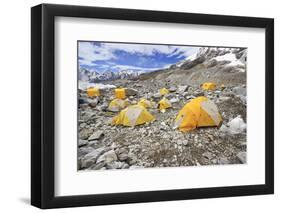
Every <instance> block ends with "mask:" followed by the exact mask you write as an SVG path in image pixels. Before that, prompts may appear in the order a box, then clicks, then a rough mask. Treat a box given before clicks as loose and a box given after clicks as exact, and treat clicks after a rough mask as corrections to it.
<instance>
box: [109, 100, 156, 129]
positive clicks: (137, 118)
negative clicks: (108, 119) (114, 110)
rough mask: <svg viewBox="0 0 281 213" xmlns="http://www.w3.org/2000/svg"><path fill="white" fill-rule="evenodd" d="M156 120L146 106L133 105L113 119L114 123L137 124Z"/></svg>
mask: <svg viewBox="0 0 281 213" xmlns="http://www.w3.org/2000/svg"><path fill="white" fill-rule="evenodd" d="M153 120H155V118H154V116H153V115H151V114H150V113H149V112H148V111H147V110H146V108H145V107H143V106H140V105H131V106H128V107H127V108H126V109H123V110H122V111H121V112H120V113H119V114H118V115H117V116H115V117H114V118H113V119H112V125H123V126H136V125H141V124H144V123H149V122H151V121H153Z"/></svg>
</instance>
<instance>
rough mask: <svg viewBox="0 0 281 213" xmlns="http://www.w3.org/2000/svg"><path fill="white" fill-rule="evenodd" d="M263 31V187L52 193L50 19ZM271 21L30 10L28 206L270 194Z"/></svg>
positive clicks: (111, 11) (74, 8) (68, 8)
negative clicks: (83, 19) (101, 20)
mask: <svg viewBox="0 0 281 213" xmlns="http://www.w3.org/2000/svg"><path fill="white" fill-rule="evenodd" d="M58 16H63V17H80V18H100V19H112V20H132V21H146V22H162V23H182V24H200V25H217V26H237V27H250V28H263V29H265V32H266V41H265V43H266V48H265V51H266V52H265V61H266V64H265V73H266V75H265V76H266V77H265V85H266V88H265V89H266V97H265V98H266V101H265V103H266V106H265V107H266V109H265V114H266V118H265V121H266V125H265V126H266V128H265V131H266V135H265V184H261V185H246V186H229V187H228V186H225V187H214V188H198V189H177V190H163V191H144V192H130V193H112V194H92V195H78V196H77V195H73V196H60V197H56V196H55V195H54V189H55V181H54V178H55V171H54V166H55V165H54V163H55V161H54V157H55V156H54V149H55V146H54V145H55V140H54V139H55V137H54V132H55V107H54V106H55V99H54V97H55V85H54V82H55V81H54V78H55V75H54V72H55V71H54V60H55V52H54V50H55V47H54V21H55V17H58ZM273 149H274V20H273V19H270V18H254V17H241V16H222V15H208V14H194V13H178V12H164V11H148V10H131V9H113V8H102V7H86V6H67V5H53V4H41V5H38V6H35V7H32V8H31V204H32V205H34V206H37V207H39V208H42V209H46V208H60V207H76V206H90V205H106V204H122V203H138V202H154V201H169V200H183V199H198V198H217V197H228V196H246V195H260V194H272V193H274V151H273Z"/></svg>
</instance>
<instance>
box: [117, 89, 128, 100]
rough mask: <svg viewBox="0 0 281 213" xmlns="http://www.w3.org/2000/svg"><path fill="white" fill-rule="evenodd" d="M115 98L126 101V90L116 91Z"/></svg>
mask: <svg viewBox="0 0 281 213" xmlns="http://www.w3.org/2000/svg"><path fill="white" fill-rule="evenodd" d="M115 98H118V99H125V98H126V92H125V89H124V88H119V89H115Z"/></svg>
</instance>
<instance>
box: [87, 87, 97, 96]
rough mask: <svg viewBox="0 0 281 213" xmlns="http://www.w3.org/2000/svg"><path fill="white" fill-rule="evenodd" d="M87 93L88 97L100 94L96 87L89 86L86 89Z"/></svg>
mask: <svg viewBox="0 0 281 213" xmlns="http://www.w3.org/2000/svg"><path fill="white" fill-rule="evenodd" d="M87 94H88V96H89V97H94V96H100V90H99V88H97V87H90V88H88V89H87Z"/></svg>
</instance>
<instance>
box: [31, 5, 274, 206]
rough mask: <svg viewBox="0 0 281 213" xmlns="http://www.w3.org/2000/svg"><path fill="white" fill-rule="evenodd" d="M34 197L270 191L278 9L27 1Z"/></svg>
mask: <svg viewBox="0 0 281 213" xmlns="http://www.w3.org/2000/svg"><path fill="white" fill-rule="evenodd" d="M31 41H32V42H31V43H32V44H31V50H32V55H31V59H32V63H31V65H32V66H31V72H32V73H31V76H32V79H31V82H32V85H31V88H32V94H31V95H32V103H31V105H32V118H31V120H32V140H31V147H32V150H31V152H32V155H31V168H32V171H31V178H32V179H31V185H32V186H31V203H32V205H34V206H37V207H40V208H59V207H74V206H88V205H105V204H121V203H137V202H153V201H169V200H181V199H197V198H214V197H226V196H243V195H259V194H272V193H273V191H274V160H273V159H274V152H273V145H274V144H273V142H274V21H273V19H270V18H254V17H238V16H222V15H207V14H191V13H177V12H165V11H146V10H130V9H113V8H100V7H85V6H66V5H51V4H42V5H38V6H35V7H33V8H32V9H31Z"/></svg>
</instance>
